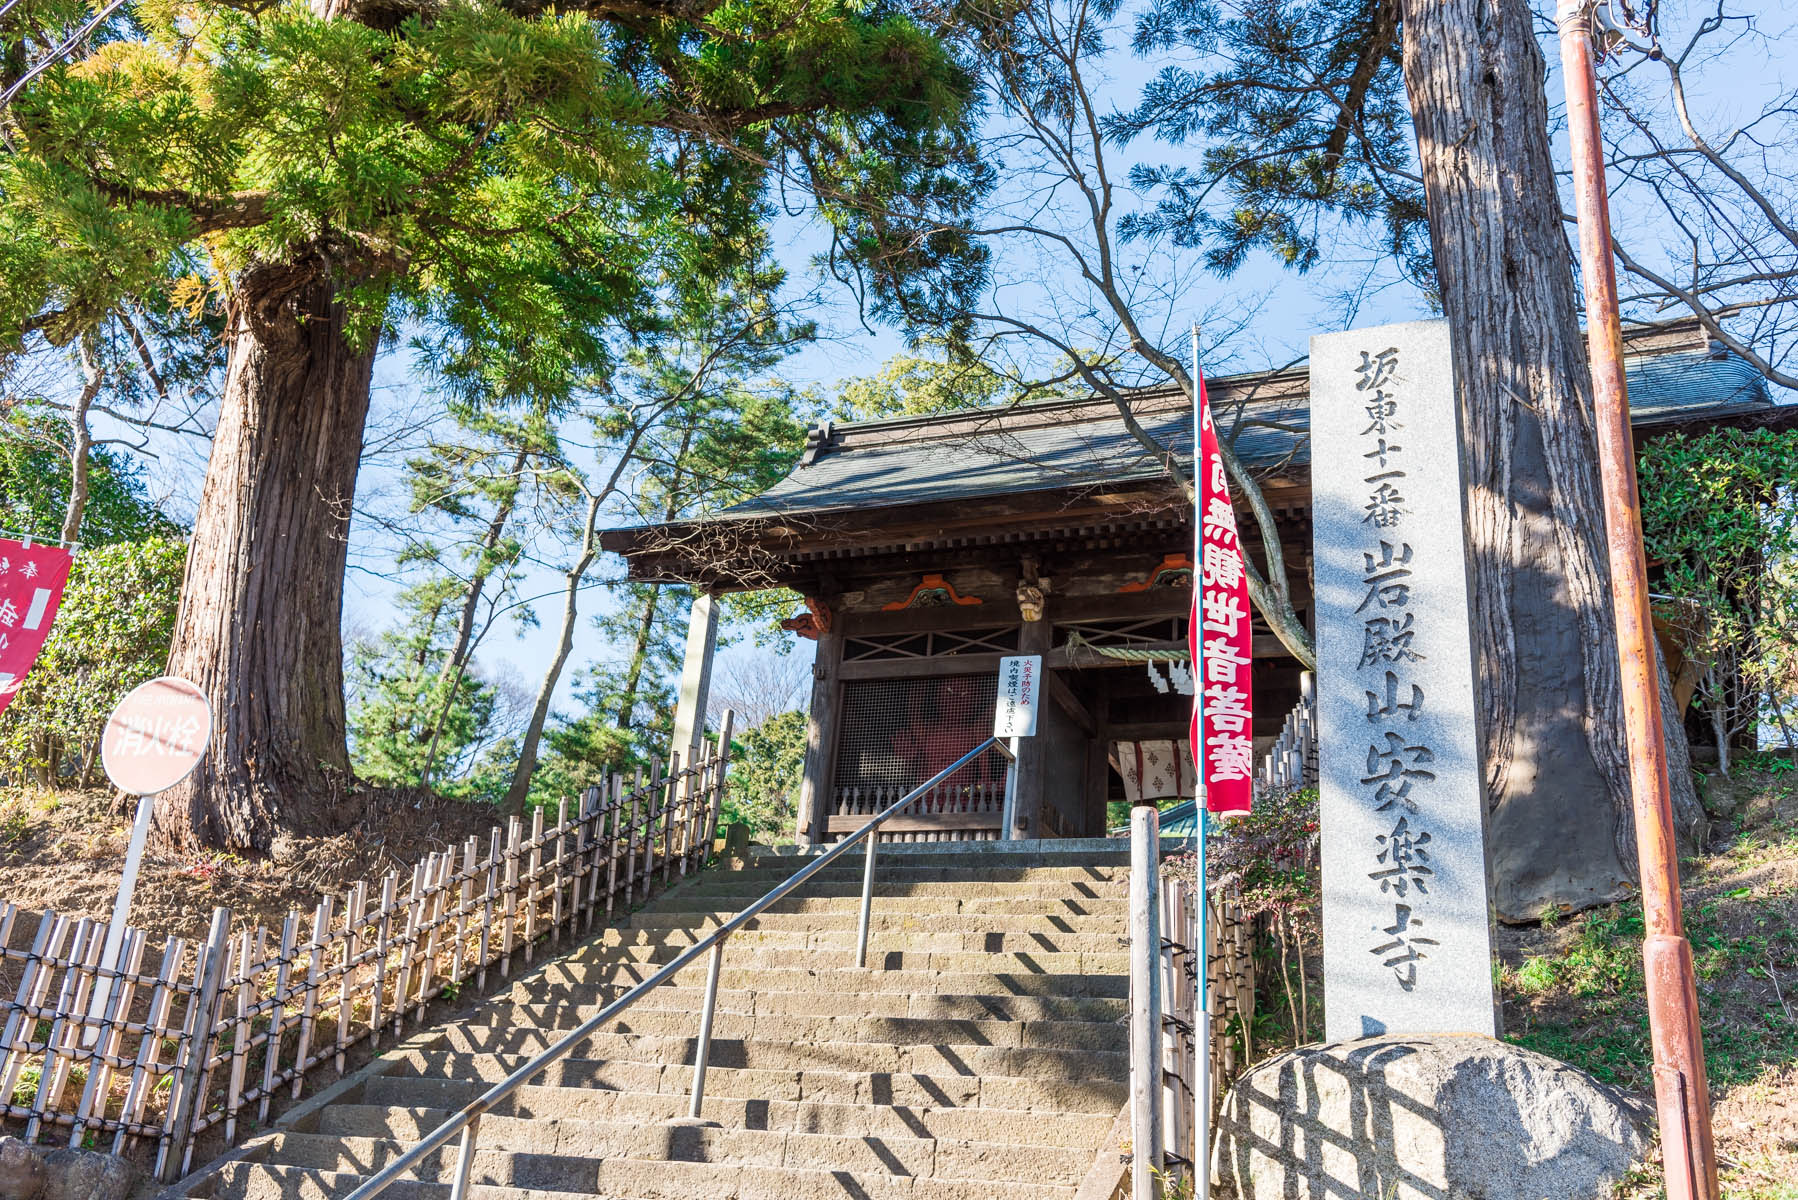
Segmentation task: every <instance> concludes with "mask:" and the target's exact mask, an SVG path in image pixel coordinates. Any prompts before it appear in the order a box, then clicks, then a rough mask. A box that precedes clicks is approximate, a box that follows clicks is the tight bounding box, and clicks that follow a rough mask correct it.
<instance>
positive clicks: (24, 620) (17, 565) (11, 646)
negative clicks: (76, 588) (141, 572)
mask: <svg viewBox="0 0 1798 1200" xmlns="http://www.w3.org/2000/svg"><path fill="white" fill-rule="evenodd" d="M71 561H73V556H71V555H70V553H69V552H68V551H67V550H65V549H63V548H62V547H61V546H57V545H54V544H52V545H44V544H41V543H33V544H31V545H29V546H28V545H26V544H25V543H24V542H15V541H10V540H8V539H5V538H0V713H3V712H5V711H6V706H7V705H9V704H11V703H12V698H13V696H14V695H15V694H16V693H17V692H18V690H19V687H20V686H21V685H22V684H23V683H24V682H25V676H26V674H27V673H28V672H29V671H30V670H31V664H32V663H34V662H36V661H37V655H38V651H40V650H42V649H43V648H44V639H45V638H47V637H49V636H50V626H51V624H52V623H53V622H55V620H56V609H57V606H58V605H60V604H61V603H62V590H63V588H64V587H66V586H67V585H68V582H69V564H70V562H71Z"/></svg>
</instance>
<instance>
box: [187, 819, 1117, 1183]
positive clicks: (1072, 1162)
mask: <svg viewBox="0 0 1798 1200" xmlns="http://www.w3.org/2000/svg"><path fill="white" fill-rule="evenodd" d="M976 845H978V846H979V847H980V848H979V849H975V848H974V847H975V846H976ZM803 862H804V860H803V859H802V858H799V857H797V856H792V855H784V856H783V855H765V856H761V857H757V858H754V859H751V860H750V861H749V862H748V864H747V865H746V866H744V867H741V868H739V869H734V870H725V871H708V872H705V873H702V874H701V875H699V876H697V877H696V878H695V879H694V880H691V881H689V882H687V883H686V884H684V885H681V886H679V887H677V888H675V889H673V890H671V891H669V892H667V893H666V894H664V895H663V896H661V897H660V898H659V899H657V900H655V901H653V902H651V903H650V904H649V905H648V906H647V907H645V908H644V909H642V910H641V911H639V912H637V913H635V914H634V915H632V916H631V917H630V918H629V919H628V921H627V922H626V923H625V924H623V925H622V926H621V927H618V928H613V929H609V930H607V931H606V932H605V933H604V935H603V936H600V937H597V938H595V939H594V940H592V941H590V942H588V943H587V944H585V945H584V946H581V947H578V948H576V949H575V950H574V951H573V952H571V953H570V954H568V955H567V956H566V957H564V958H561V959H558V960H556V961H553V962H549V963H546V964H544V965H542V966H541V967H539V968H537V969H536V970H534V971H533V972H531V973H529V974H527V975H525V976H523V977H522V978H520V979H519V980H518V982H517V983H516V984H515V985H514V986H513V987H512V989H511V991H510V992H509V993H507V994H504V995H502V996H499V997H496V998H494V999H492V1000H489V1001H487V1002H486V1003H484V1004H483V1005H482V1006H481V1007H479V1008H478V1009H477V1010H476V1011H475V1012H474V1013H473V1014H472V1015H471V1016H470V1017H469V1018H468V1019H466V1020H464V1021H462V1022H459V1023H455V1024H451V1025H447V1026H444V1027H441V1028H439V1029H436V1030H433V1031H431V1032H429V1033H428V1034H425V1035H421V1036H420V1037H418V1038H414V1039H412V1040H411V1041H410V1042H408V1043H406V1044H405V1045H403V1046H402V1047H400V1048H399V1049H398V1050H395V1051H390V1052H389V1053H388V1055H387V1056H386V1057H385V1058H384V1059H383V1060H382V1061H381V1062H380V1063H378V1064H377V1065H376V1067H375V1068H374V1069H373V1070H372V1071H370V1072H366V1073H365V1074H364V1076H362V1077H359V1078H353V1079H352V1080H349V1081H346V1085H344V1086H340V1087H339V1088H338V1089H335V1091H334V1093H327V1094H326V1095H325V1096H323V1097H321V1099H320V1101H318V1102H315V1103H313V1104H310V1105H308V1106H306V1107H305V1108H304V1109H302V1110H297V1111H296V1112H295V1113H294V1114H292V1116H291V1117H290V1118H289V1120H288V1122H287V1123H286V1124H285V1125H283V1126H281V1127H279V1128H277V1129H276V1131H275V1132H272V1133H270V1134H267V1135H264V1136H263V1137H261V1138H259V1139H257V1140H256V1141H254V1142H252V1143H250V1144H249V1145H247V1146H246V1147H244V1148H243V1150H242V1151H240V1152H239V1155H238V1156H237V1157H236V1159H235V1160H234V1161H226V1162H224V1163H222V1164H221V1165H219V1166H218V1167H217V1168H216V1169H214V1170H212V1171H211V1172H210V1173H209V1174H207V1175H205V1176H204V1177H203V1178H201V1180H200V1181H199V1182H198V1183H197V1184H194V1185H192V1186H191V1187H189V1188H186V1189H183V1190H182V1192H181V1193H180V1194H183V1195H189V1196H196V1197H210V1198H212V1200H276V1198H280V1200H323V1198H325V1197H342V1196H345V1195H347V1194H348V1193H349V1192H350V1191H351V1190H352V1189H353V1188H355V1187H356V1186H357V1185H358V1184H359V1183H360V1182H361V1181H362V1180H363V1179H364V1178H366V1177H368V1176H369V1175H371V1174H373V1173H374V1172H375V1171H377V1170H379V1169H380V1168H381V1167H382V1166H383V1165H384V1164H386V1163H387V1162H390V1161H391V1160H392V1159H393V1158H394V1157H396V1156H397V1155H398V1154H400V1153H401V1152H403V1151H404V1150H405V1149H406V1148H407V1147H408V1146H409V1145H410V1144H412V1143H413V1142H415V1141H417V1140H418V1139H419V1138H420V1137H422V1136H423V1135H424V1134H425V1133H426V1132H428V1131H429V1130H430V1129H432V1128H434V1127H435V1126H436V1125H438V1124H439V1123H441V1122H442V1121H443V1120H445V1119H446V1118H447V1117H448V1116H449V1115H450V1114H451V1113H452V1112H453V1111H454V1110H455V1109H457V1108H459V1107H460V1106H462V1105H464V1104H466V1103H468V1102H469V1101H471V1100H473V1099H475V1097H477V1096H478V1095H480V1094H481V1092H483V1091H484V1090H485V1089H486V1088H488V1087H490V1086H491V1085H492V1084H493V1083H494V1082H496V1081H498V1080H500V1079H501V1078H503V1077H504V1076H505V1075H506V1074H508V1073H509V1072H510V1071H512V1070H515V1069H516V1068H517V1067H519V1066H521V1065H523V1064H524V1063H525V1062H527V1061H528V1060H529V1058H530V1057H531V1056H533V1055H535V1054H537V1053H538V1052H540V1051H542V1050H543V1049H545V1048H546V1047H548V1046H549V1045H551V1044H552V1043H553V1042H554V1041H555V1040H556V1039H557V1038H559V1037H560V1036H561V1035H562V1032H563V1031H565V1030H567V1029H571V1028H573V1027H574V1026H576V1025H578V1024H579V1023H580V1022H581V1021H582V1020H584V1019H585V1018H587V1017H589V1016H591V1015H592V1014H593V1013H594V1012H595V1011H597V1007H598V1006H600V1005H602V1004H604V1003H605V1002H607V1001H609V1000H611V999H614V998H616V997H617V996H619V995H622V994H623V992H624V991H625V990H627V989H628V988H629V987H630V986H631V985H632V984H633V983H635V982H637V981H639V980H641V979H644V978H646V977H647V976H648V975H649V974H650V973H652V972H653V971H654V970H655V968H656V966H657V965H658V964H663V963H667V962H669V961H671V960H672V959H673V958H674V957H675V956H676V955H678V954H679V953H680V952H681V950H682V949H683V948H684V947H687V946H690V945H692V944H693V942H694V941H695V940H696V939H698V938H700V937H703V936H704V935H705V932H706V931H707V930H708V929H709V928H711V927H713V926H716V925H718V924H720V923H722V922H723V921H725V920H727V919H728V918H729V917H731V916H732V915H733V914H735V913H736V912H738V911H740V910H741V909H742V908H744V907H745V906H746V905H748V904H749V903H750V902H751V901H753V900H755V899H757V898H759V897H760V896H762V895H763V894H764V893H766V892H767V891H768V889H770V888H771V887H773V886H774V885H775V884H776V883H777V882H778V881H779V880H781V879H783V878H785V877H786V876H787V875H789V874H791V872H793V871H794V870H796V869H797V868H798V867H799V866H800V865H801V864H802V863H803ZM1128 871H1129V867H1128V851H1127V849H1126V848H1125V847H1124V846H1123V845H1122V844H1120V843H1118V842H1115V841H1104V840H1094V841H1077V842H1070V841H1061V842H1038V843H1017V844H1014V845H1010V846H1006V847H1004V848H999V847H998V844H996V843H977V844H976V843H963V844H944V843H936V844H918V845H907V844H898V845H893V846H882V848H881V859H880V863H879V873H878V877H877V891H876V895H875V900H874V912H873V922H872V934H871V940H870V944H869V968H868V969H866V970H862V969H858V968H856V967H855V966H854V965H853V963H854V955H855V937H856V917H857V910H858V907H859V897H860V889H861V883H860V880H861V859H860V858H859V857H846V858H845V859H844V860H843V862H842V864H841V865H840V866H836V867H833V868H828V869H826V871H824V872H823V873H821V874H820V875H819V876H817V877H816V878H814V879H812V880H811V881H809V882H808V883H807V884H806V885H804V886H802V887H801V888H800V890H799V891H798V892H796V893H795V894H794V895H792V896H789V897H787V898H786V899H785V900H783V901H782V902H780V903H779V904H778V905H777V906H776V907H775V908H773V909H771V910H770V911H768V912H767V913H764V914H763V915H762V916H761V917H759V918H758V919H756V921H755V922H754V923H753V924H752V925H750V926H748V927H747V928H746V929H744V930H742V931H740V932H739V933H737V934H736V935H734V936H733V937H732V938H731V939H730V941H729V943H728V944H727V946H726V949H725V955H724V965H723V972H722V975H721V979H720V991H719V995H718V1013H717V1018H716V1023H715V1026H714V1033H713V1043H712V1053H711V1060H710V1070H709V1072H708V1074H707V1076H706V1095H705V1109H704V1113H703V1123H694V1122H689V1121H687V1120H686V1119H685V1118H686V1112H687V1103H688V1090H689V1086H690V1083H691V1078H692V1067H691V1064H692V1060H693V1046H694V1038H695V1034H696V1031H697V1028H698V1024H699V1009H700V1007H701V1003H702V998H703V985H704V982H705V963H704V962H703V960H702V961H700V962H698V963H696V964H695V965H694V966H693V967H692V968H690V969H689V970H687V971H684V972H683V973H682V974H681V975H679V976H677V977H676V979H675V980H674V982H673V983H672V984H669V985H665V986H663V987H661V988H658V989H656V990H655V991H653V992H651V993H649V994H648V995H646V996H645V997H643V998H642V999H641V1000H639V1001H638V1002H637V1004H636V1005H635V1006H634V1007H633V1008H631V1009H630V1010H629V1011H628V1012H626V1013H625V1014H624V1015H623V1017H622V1018H621V1019H620V1020H618V1021H616V1022H615V1023H613V1024H612V1025H610V1026H609V1027H607V1029H606V1030H605V1031H604V1032H601V1033H598V1034H596V1035H594V1036H593V1037H592V1038H590V1039H589V1040H588V1041H586V1042H585V1043H584V1044H583V1045H582V1046H581V1047H580V1048H578V1049H577V1050H576V1051H575V1053H574V1054H573V1056H571V1057H569V1058H566V1059H564V1060H562V1061H561V1062H559V1063H557V1064H556V1065H554V1066H551V1067H550V1068H548V1070H547V1071H545V1073H544V1074H543V1075H542V1076H541V1077H540V1078H539V1079H538V1080H537V1082H536V1083H535V1084H533V1085H530V1086H527V1087H525V1088H523V1089H522V1090H521V1091H519V1092H518V1093H517V1094H516V1095H515V1096H514V1097H513V1098H512V1099H511V1100H510V1101H508V1102H505V1103H504V1104H502V1105H501V1106H500V1107H498V1108H497V1109H495V1110H494V1112H493V1114H491V1115H489V1116H487V1117H486V1118H485V1119H484V1120H483V1121H482V1124H481V1128H480V1136H479V1142H478V1145H479V1152H478V1154H477V1156H476V1158H475V1162H474V1171H473V1176H472V1178H473V1181H474V1183H475V1184H476V1185H477V1186H475V1187H473V1188H471V1189H470V1192H471V1196H473V1197H475V1198H476V1200H564V1198H565V1197H567V1198H572V1197H574V1196H583V1197H595V1196H598V1197H609V1198H614V1200H677V1198H679V1200H689V1198H690V1200H814V1198H824V1197H831V1198H843V1200H1026V1198H1029V1200H1058V1198H1060V1200H1071V1198H1072V1197H1073V1196H1074V1193H1075V1190H1076V1185H1077V1184H1078V1183H1079V1182H1080V1180H1081V1178H1082V1176H1084V1175H1085V1174H1086V1172H1087V1170H1088V1168H1089V1167H1090V1166H1091V1165H1092V1163H1093V1161H1094V1158H1095V1156H1096V1154H1097V1153H1098V1151H1099V1149H1100V1147H1101V1145H1102V1144H1103V1143H1104V1142H1105V1140H1106V1138H1107V1135H1108V1134H1109V1133H1110V1132H1111V1128H1112V1123H1113V1120H1114V1118H1115V1117H1116V1115H1117V1113H1118V1110H1119V1108H1120V1106H1121V1105H1122V1104H1123V1102H1124V1099H1125V1093H1126V1083H1127V1079H1128V1074H1129V1067H1128V1056H1127V1045H1126V1025H1125V1020H1126V1016H1125V1008H1126V993H1127V983H1128V980H1127V966H1126V959H1125V947H1124V942H1123V938H1124V933H1125V904H1126V900H1125V886H1126V877H1127V875H1128ZM455 1153H456V1146H455V1142H454V1141H453V1140H452V1141H451V1143H450V1144H449V1145H448V1146H446V1147H445V1148H444V1149H443V1150H441V1151H440V1152H438V1153H437V1154H436V1155H435V1156H433V1157H432V1158H431V1159H430V1160H428V1161H427V1162H426V1163H425V1165H424V1166H423V1167H422V1168H421V1169H420V1170H419V1171H418V1172H416V1173H415V1176H414V1178H413V1179H411V1180H407V1181H403V1182H400V1183H396V1184H395V1185H394V1186H392V1187H391V1188H389V1189H388V1190H387V1191H386V1192H385V1193H384V1195H385V1196H387V1197H393V1198H394V1200H447V1197H448V1195H449V1186H448V1182H447V1181H448V1179H449V1178H450V1174H451V1169H452V1166H453V1164H454V1160H455Z"/></svg>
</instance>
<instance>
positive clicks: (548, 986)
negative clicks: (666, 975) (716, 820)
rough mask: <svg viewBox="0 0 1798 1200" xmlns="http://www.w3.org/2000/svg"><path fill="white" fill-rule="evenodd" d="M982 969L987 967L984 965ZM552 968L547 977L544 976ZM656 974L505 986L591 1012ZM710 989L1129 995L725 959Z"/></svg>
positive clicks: (1035, 982)
mask: <svg viewBox="0 0 1798 1200" xmlns="http://www.w3.org/2000/svg"><path fill="white" fill-rule="evenodd" d="M988 961H989V962H990V960H988ZM552 968H553V969H552ZM659 969H660V968H658V967H656V966H654V965H652V964H648V963H616V964H611V965H598V966H586V965H582V964H571V965H570V964H552V965H551V966H546V967H544V968H543V969H542V970H541V971H539V972H534V973H532V974H530V975H527V976H525V977H523V978H522V979H520V980H518V981H517V982H516V983H514V984H513V985H512V990H511V992H510V993H509V995H510V997H511V998H512V999H514V1000H524V1001H527V1002H537V1003H546V1004H547V1003H574V1004H593V1003H603V1002H605V1001H610V1000H615V999H617V998H618V997H620V996H622V995H623V994H624V993H625V992H627V991H629V990H630V989H631V988H632V987H634V986H636V985H637V984H639V983H641V982H643V981H644V980H645V979H648V978H649V977H650V976H651V975H654V974H655V973H656V971H657V970H659ZM705 972H706V964H705V961H704V958H703V956H702V957H701V959H700V960H699V961H697V962H695V963H693V964H691V965H690V966H688V967H686V968H684V969H682V970H681V971H679V972H677V973H676V974H675V976H674V978H673V979H671V980H670V981H669V982H668V983H667V984H665V985H664V986H667V987H672V988H676V989H679V988H693V987H703V986H704V984H705ZM718 986H719V987H721V988H723V989H725V990H727V991H754V992H805V993H810V994H817V995H830V996H855V995H874V994H881V993H889V992H903V993H906V994H908V995H926V996H930V995H957V996H966V995H974V996H1054V997H1064V996H1083V997H1101V998H1106V999H1123V998H1126V997H1128V996H1129V994H1130V980H1129V976H1128V975H1127V974H1125V973H1123V972H1107V973H1105V974H1099V975H1088V974H1082V973H1080V972H1078V971H1064V972H1049V971H1039V970H1028V969H1026V970H1020V971H980V970H975V971H932V970H864V969H860V968H855V967H849V968H835V967H831V968H820V969H811V970H807V969H801V968H798V967H751V966H743V965H739V964H736V963H734V962H733V960H732V957H731V955H729V954H728V953H727V954H726V955H725V956H724V968H723V970H721V971H720V972H719V974H718Z"/></svg>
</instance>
